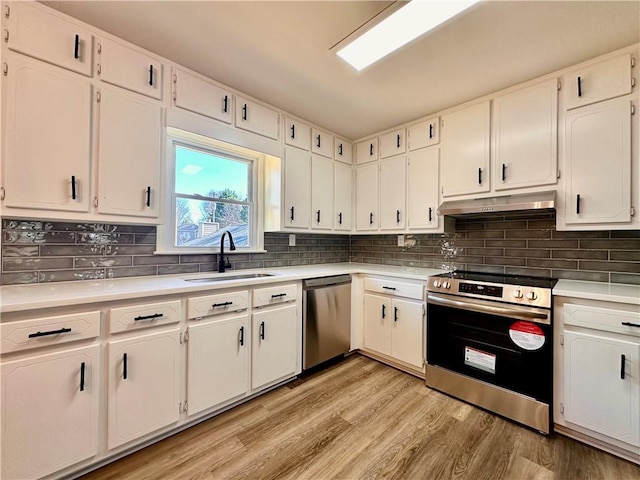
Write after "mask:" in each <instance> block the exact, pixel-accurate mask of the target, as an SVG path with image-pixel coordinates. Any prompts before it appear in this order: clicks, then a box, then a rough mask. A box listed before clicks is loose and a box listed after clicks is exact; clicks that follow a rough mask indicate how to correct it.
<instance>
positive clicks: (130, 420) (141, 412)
mask: <svg viewBox="0 0 640 480" xmlns="http://www.w3.org/2000/svg"><path fill="white" fill-rule="evenodd" d="M179 360H180V330H179V329H178V328H175V329H171V330H165V331H162V332H157V333H148V334H145V335H138V336H135V337H129V338H125V339H122V340H112V341H110V342H109V345H108V361H107V368H108V377H109V391H108V414H107V416H108V429H107V430H108V435H107V437H108V439H107V444H108V448H109V449H112V448H115V447H118V446H120V445H122V444H125V443H127V442H130V441H132V440H135V439H137V438H139V437H141V436H143V435H146V434H148V433H152V432H154V431H156V430H158V429H160V428H163V427H166V426H168V425H171V424H173V423H176V422H177V421H178V418H179V413H178V406H179V405H178V404H179V397H180V396H179V384H180V376H181V372H180V369H179V365H180V362H179Z"/></svg>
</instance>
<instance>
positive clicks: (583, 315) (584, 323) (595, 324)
mask: <svg viewBox="0 0 640 480" xmlns="http://www.w3.org/2000/svg"><path fill="white" fill-rule="evenodd" d="M563 321H564V324H565V325H574V326H576V327H584V328H592V329H594V330H603V331H606V332H614V333H622V334H624V335H633V336H636V337H640V312H628V311H625V310H613V309H610V308H598V307H588V306H586V305H573V304H571V303H566V304H565V305H564V307H563ZM625 324H627V325H625ZM628 324H631V325H628ZM634 325H636V326H634Z"/></svg>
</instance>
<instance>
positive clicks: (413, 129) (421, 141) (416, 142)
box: [409, 117, 440, 150]
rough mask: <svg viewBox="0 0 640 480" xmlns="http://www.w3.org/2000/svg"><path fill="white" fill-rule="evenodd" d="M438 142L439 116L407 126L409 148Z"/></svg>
mask: <svg viewBox="0 0 640 480" xmlns="http://www.w3.org/2000/svg"><path fill="white" fill-rule="evenodd" d="M438 143H440V117H436V118H432V119H431V120H427V121H424V122H420V123H416V124H415V125H411V126H410V127H409V150H417V149H419V148H424V147H429V146H431V145H436V144H438Z"/></svg>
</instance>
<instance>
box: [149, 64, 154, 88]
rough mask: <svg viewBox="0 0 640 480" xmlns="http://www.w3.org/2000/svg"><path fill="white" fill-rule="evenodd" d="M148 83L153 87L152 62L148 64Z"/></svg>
mask: <svg viewBox="0 0 640 480" xmlns="http://www.w3.org/2000/svg"><path fill="white" fill-rule="evenodd" d="M149 85H151V86H152V87H153V64H151V65H149Z"/></svg>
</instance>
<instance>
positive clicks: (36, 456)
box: [1, 345, 101, 479]
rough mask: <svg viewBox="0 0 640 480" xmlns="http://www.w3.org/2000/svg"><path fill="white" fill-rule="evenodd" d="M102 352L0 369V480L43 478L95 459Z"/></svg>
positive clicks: (86, 350) (88, 350)
mask: <svg viewBox="0 0 640 480" xmlns="http://www.w3.org/2000/svg"><path fill="white" fill-rule="evenodd" d="M99 365H100V347H99V346H98V345H94V346H90V347H81V348H74V349H70V350H64V351H61V352H58V353H48V354H43V355H36V356H32V357H28V358H25V359H23V360H17V361H13V362H5V363H3V364H2V368H1V371H2V389H1V392H2V442H1V445H2V478H6V479H9V478H41V477H44V476H47V475H49V474H51V473H53V472H56V471H58V470H61V469H63V468H65V467H68V466H70V465H73V464H75V463H78V462H80V461H82V460H86V459H88V458H91V457H93V456H94V455H96V454H97V453H98V437H99V435H98V403H99V397H100V395H99V388H100V384H101V381H100V375H99V370H98V367H99Z"/></svg>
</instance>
